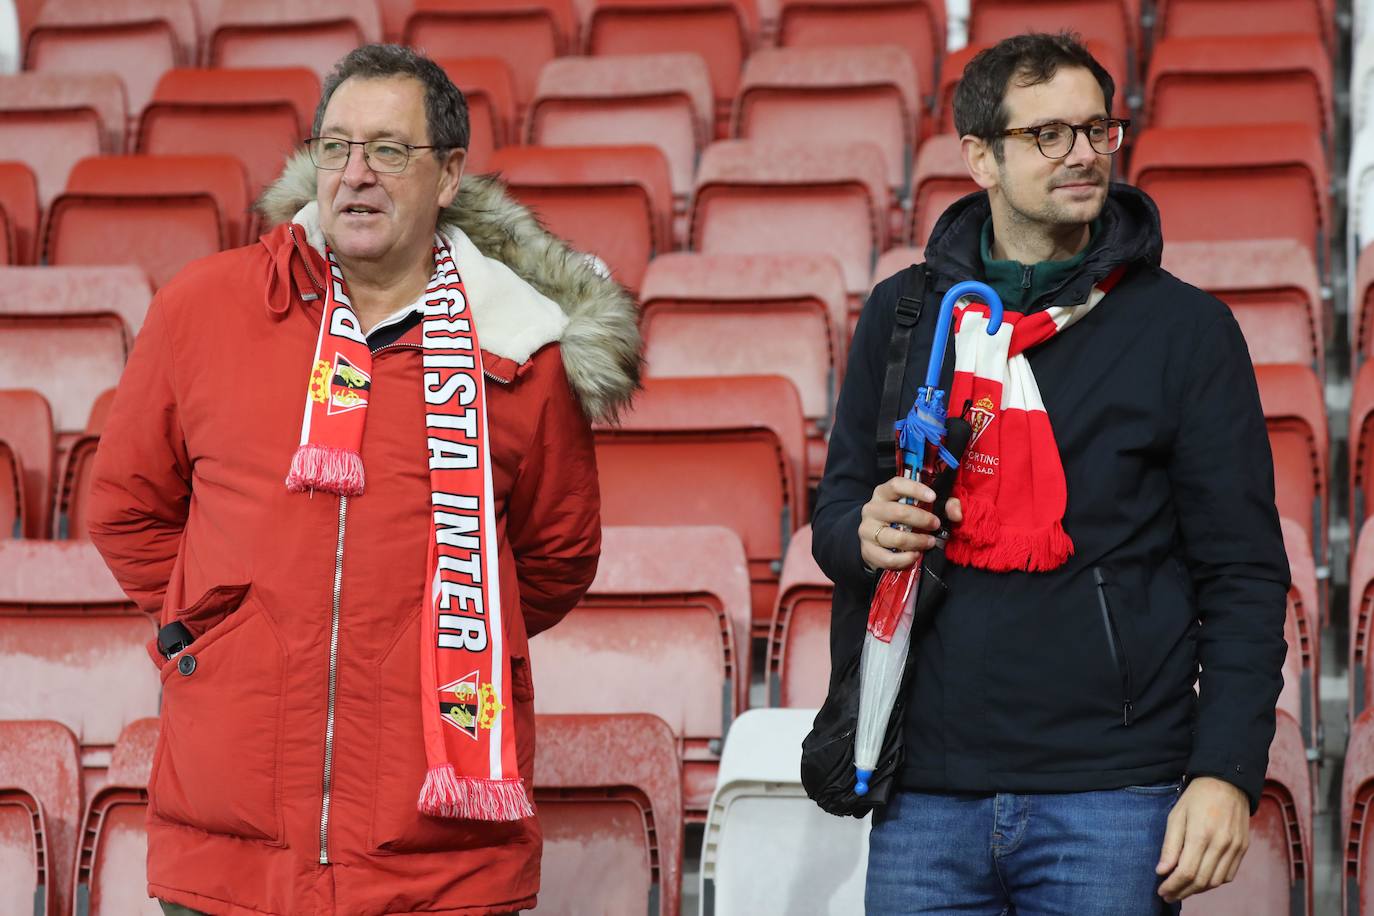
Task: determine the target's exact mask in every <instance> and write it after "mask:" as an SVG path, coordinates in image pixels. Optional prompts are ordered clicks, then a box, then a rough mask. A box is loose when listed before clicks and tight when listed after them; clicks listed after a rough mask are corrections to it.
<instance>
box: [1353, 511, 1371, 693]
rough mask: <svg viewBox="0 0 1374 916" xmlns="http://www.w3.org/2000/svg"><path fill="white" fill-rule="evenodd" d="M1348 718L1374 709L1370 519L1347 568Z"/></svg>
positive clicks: (1361, 529)
mask: <svg viewBox="0 0 1374 916" xmlns="http://www.w3.org/2000/svg"><path fill="white" fill-rule="evenodd" d="M1349 627H1350V629H1349V632H1350V658H1349V663H1350V677H1349V679H1348V683H1349V687H1350V715H1351V716H1357V715H1359V714H1360V713H1362V712H1364V711H1365V710H1366V709H1369V708H1370V707H1371V706H1374V676H1371V674H1374V671H1371V667H1372V666H1374V520H1370V519H1366V520H1365V521H1364V523H1363V524H1362V525H1360V531H1359V537H1358V538H1357V539H1356V541H1355V550H1354V559H1353V560H1352V562H1351V568H1350V616H1349Z"/></svg>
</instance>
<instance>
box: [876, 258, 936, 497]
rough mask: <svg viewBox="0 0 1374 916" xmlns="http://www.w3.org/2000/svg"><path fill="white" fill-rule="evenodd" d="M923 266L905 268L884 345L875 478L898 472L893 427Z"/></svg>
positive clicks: (921, 293)
mask: <svg viewBox="0 0 1374 916" xmlns="http://www.w3.org/2000/svg"><path fill="white" fill-rule="evenodd" d="M926 282H927V277H926V268H925V265H924V264H913V265H912V266H911V267H909V268H907V271H906V274H905V280H904V283H903V287H902V296H901V298H900V299H898V300H897V323H896V324H895V325H894V326H893V328H892V339H891V340H889V341H888V345H887V369H886V371H885V372H884V374H883V396H882V400H880V401H879V402H878V429H877V440H878V480H879V482H881V481H885V480H890V479H891V478H892V477H895V476H896V474H897V432H896V430H895V429H894V428H893V427H894V426H895V425H896V423H897V421H898V420H900V419H901V417H900V416H899V412H900V411H901V409H902V381H903V379H904V377H905V375H906V360H907V353H908V352H909V351H910V350H911V335H912V332H913V331H915V330H916V323H917V322H918V321H920V320H921V309H922V307H923V306H924V304H925V293H926Z"/></svg>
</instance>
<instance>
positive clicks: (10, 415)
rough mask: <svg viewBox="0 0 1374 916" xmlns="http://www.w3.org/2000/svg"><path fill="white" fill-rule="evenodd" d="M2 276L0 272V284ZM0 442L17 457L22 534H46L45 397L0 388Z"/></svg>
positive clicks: (48, 445) (49, 481)
mask: <svg viewBox="0 0 1374 916" xmlns="http://www.w3.org/2000/svg"><path fill="white" fill-rule="evenodd" d="M3 277H4V273H3V272H0V283H3V282H4V280H3ZM0 442H4V443H5V444H6V445H7V446H8V447H9V449H10V450H11V451H12V453H13V454H14V455H16V456H17V457H18V459H19V462H18V463H19V465H20V467H21V468H22V471H23V478H22V481H21V488H22V489H21V492H22V493H23V497H24V504H23V506H22V507H15V508H21V511H22V514H23V516H24V519H25V526H24V532H23V534H24V537H26V538H41V537H46V536H47V535H48V533H49V531H50V530H51V529H50V524H51V522H50V519H49V515H48V512H49V509H50V507H51V505H52V493H53V474H54V471H55V469H56V454H57V448H56V440H55V437H54V435H53V427H52V409H51V408H49V407H48V402H47V399H45V398H44V397H43V395H41V394H39V393H38V392H37V391H32V390H29V389H23V388H20V389H0ZM3 483H4V481H0V484H3ZM7 535H8V530H7V529H4V530H0V537H3V536H7Z"/></svg>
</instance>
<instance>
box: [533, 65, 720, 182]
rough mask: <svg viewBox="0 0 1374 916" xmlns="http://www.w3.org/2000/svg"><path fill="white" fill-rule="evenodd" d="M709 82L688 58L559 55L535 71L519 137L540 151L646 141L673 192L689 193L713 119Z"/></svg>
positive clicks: (698, 66) (709, 134) (701, 69)
mask: <svg viewBox="0 0 1374 916" xmlns="http://www.w3.org/2000/svg"><path fill="white" fill-rule="evenodd" d="M714 104H715V103H714V101H713V100H712V96H711V78H710V74H709V73H708V72H707V70H706V64H705V63H704V62H703V61H702V59H701V58H700V57H699V56H697V55H695V54H638V55H623V56H615V57H564V58H559V59H557V60H552V61H549V63H548V64H546V65H545V66H544V69H543V70H542V71H541V72H540V74H539V88H538V90H537V91H536V93H535V96H534V101H533V102H532V103H531V104H530V110H529V118H528V130H527V133H526V136H525V140H526V142H528V143H531V144H536V145H539V146H600V145H611V146H614V145H621V144H645V143H651V144H654V145H656V146H657V147H658V148H659V149H661V150H662V151H663V155H664V156H665V157H666V158H667V160H668V168H669V171H670V173H671V175H672V186H673V194H674V196H676V197H677V198H678V199H680V200H682V201H683V202H684V207H685V201H686V198H687V195H689V194H690V193H691V191H692V179H693V177H694V176H695V174H696V162H697V157H698V156H699V155H700V154H701V151H702V150H703V149H704V148H705V147H706V144H707V143H709V142H710V140H711V136H712V125H713V123H714V120H715V108H714Z"/></svg>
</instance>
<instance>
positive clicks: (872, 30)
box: [778, 0, 945, 94]
mask: <svg viewBox="0 0 1374 916" xmlns="http://www.w3.org/2000/svg"><path fill="white" fill-rule="evenodd" d="M891 43H896V44H898V45H901V46H902V48H903V49H904V50H905V51H906V52H907V55H908V56H909V57H910V58H911V61H912V63H913V64H915V66H916V72H917V74H918V78H919V83H920V86H921V91H922V92H924V93H926V94H929V93H930V92H931V91H932V90H933V88H934V86H935V79H936V74H937V73H938V71H939V69H940V64H941V60H942V58H943V56H944V52H945V3H944V0H782V2H781V5H780V7H779V10H778V44H779V45H780V46H782V47H785V48H809V47H836V46H840V47H858V46H865V45H880V44H891Z"/></svg>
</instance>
